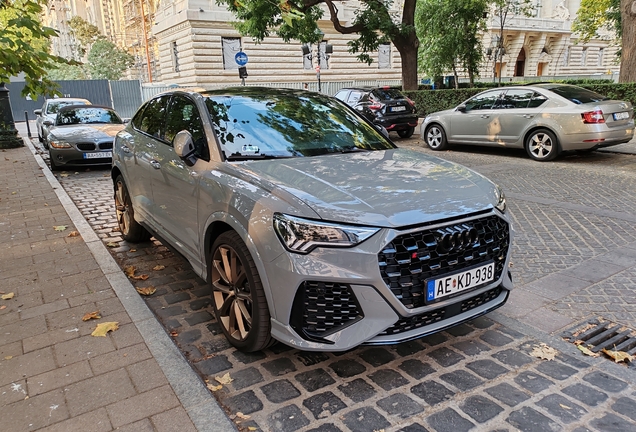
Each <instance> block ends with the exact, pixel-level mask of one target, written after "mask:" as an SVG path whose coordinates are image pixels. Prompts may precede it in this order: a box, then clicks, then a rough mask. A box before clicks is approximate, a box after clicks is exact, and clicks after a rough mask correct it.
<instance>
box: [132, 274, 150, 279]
mask: <svg viewBox="0 0 636 432" xmlns="http://www.w3.org/2000/svg"><path fill="white" fill-rule="evenodd" d="M149 277H150V276H148V275H147V274H141V275H139V276H130V278H131V279H134V280H147V279H148V278H149Z"/></svg>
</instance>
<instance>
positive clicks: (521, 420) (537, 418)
mask: <svg viewBox="0 0 636 432" xmlns="http://www.w3.org/2000/svg"><path fill="white" fill-rule="evenodd" d="M506 421H507V422H508V423H510V424H511V425H512V426H514V427H516V428H517V429H519V430H520V431H522V432H531V431H537V432H538V431H550V430H554V431H556V430H559V429H560V427H559V425H558V423H556V422H555V421H554V420H551V419H550V418H549V417H546V416H544V415H543V414H541V413H540V412H538V411H537V410H534V409H532V408H530V407H523V408H521V409H519V410H517V411H513V412H511V413H510V415H509V416H508V418H507V419H506Z"/></svg>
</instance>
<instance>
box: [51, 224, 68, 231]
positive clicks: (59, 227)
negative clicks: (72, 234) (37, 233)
mask: <svg viewBox="0 0 636 432" xmlns="http://www.w3.org/2000/svg"><path fill="white" fill-rule="evenodd" d="M67 226H68V225H58V226H54V227H53V229H54V230H55V231H65V230H66V227H67Z"/></svg>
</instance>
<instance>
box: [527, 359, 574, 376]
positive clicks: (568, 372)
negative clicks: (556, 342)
mask: <svg viewBox="0 0 636 432" xmlns="http://www.w3.org/2000/svg"><path fill="white" fill-rule="evenodd" d="M536 369H537V370H538V371H539V372H541V373H543V374H545V375H547V376H549V377H551V378H554V379H556V380H564V379H567V378H569V377H571V376H572V375H574V374H575V373H576V369H574V368H571V367H569V366H566V365H564V364H563V363H560V362H557V361H548V362H543V363H539V364H538V365H537V366H536Z"/></svg>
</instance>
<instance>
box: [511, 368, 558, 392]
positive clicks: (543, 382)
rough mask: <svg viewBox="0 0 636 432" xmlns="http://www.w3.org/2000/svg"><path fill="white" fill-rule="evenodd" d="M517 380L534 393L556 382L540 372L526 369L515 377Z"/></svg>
mask: <svg viewBox="0 0 636 432" xmlns="http://www.w3.org/2000/svg"><path fill="white" fill-rule="evenodd" d="M514 380H515V382H516V383H517V384H519V385H520V386H521V387H523V388H525V389H526V390H528V391H530V392H532V393H539V392H542V391H543V390H545V389H547V388H548V387H550V386H551V385H553V384H554V382H553V381H550V380H549V379H547V378H545V377H544V376H542V375H540V374H536V373H534V372H531V371H524V372H521V373H519V375H517V376H516V377H515V379H514Z"/></svg>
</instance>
